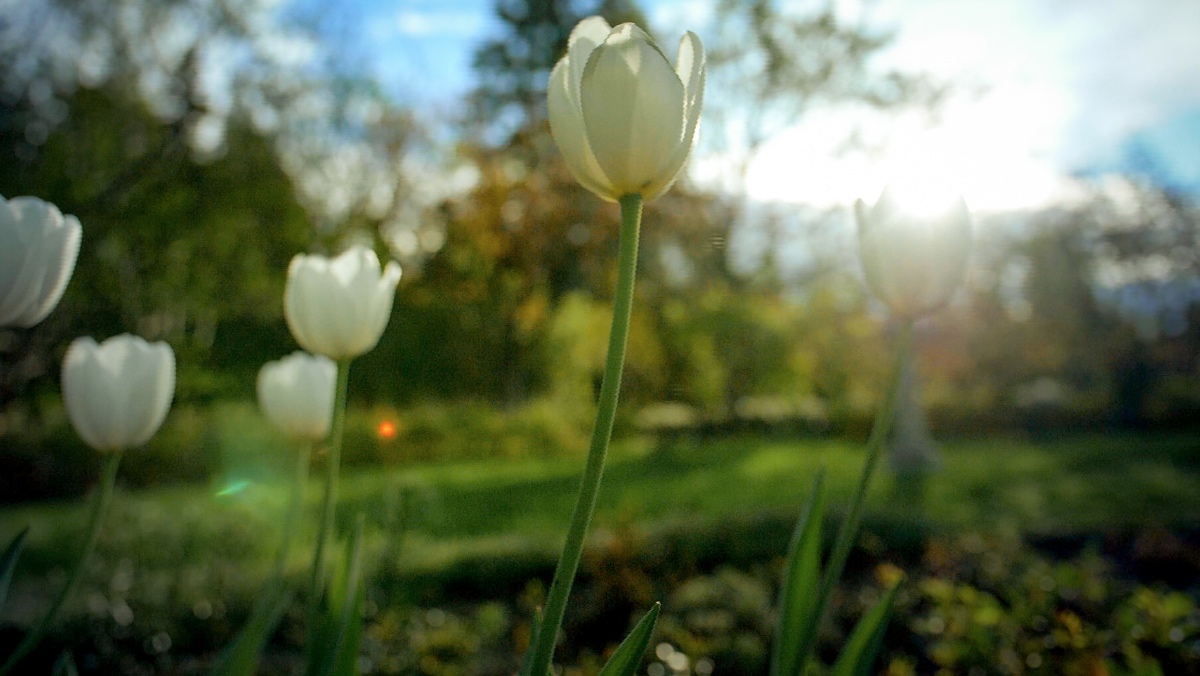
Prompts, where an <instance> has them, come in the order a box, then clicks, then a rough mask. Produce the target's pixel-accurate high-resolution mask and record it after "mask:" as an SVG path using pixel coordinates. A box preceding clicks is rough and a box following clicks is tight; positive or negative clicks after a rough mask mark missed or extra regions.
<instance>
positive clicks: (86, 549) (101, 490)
mask: <svg viewBox="0 0 1200 676" xmlns="http://www.w3.org/2000/svg"><path fill="white" fill-rule="evenodd" d="M120 464H121V454H120V453H119V452H117V453H110V454H109V455H108V456H107V457H106V458H105V459H104V470H103V473H102V474H101V477H100V486H99V487H98V488H97V489H96V498H95V500H93V501H92V515H91V517H90V520H89V521H88V527H87V535H86V536H85V537H84V541H83V549H82V550H81V551H80V552H79V559H78V560H77V561H76V562H75V568H74V569H73V570H72V571H71V575H70V577H68V578H67V583H66V584H65V585H64V586H63V588H62V590H61V591H60V592H59V593H58V598H56V599H54V603H53V605H51V606H50V610H49V611H48V612H47V613H46V615H45V616H44V617H43V618H42V621H41V622H39V623H38V624H37V626H35V627H34V628H33V629H32V630H31V631H30V632H29V633H28V634H26V636H25V639H24V640H23V641H21V644H20V645H18V646H17V649H16V650H15V651H13V654H12V655H10V656H9V658H8V659H7V660H5V662H4V666H0V676H3V675H4V674H7V673H9V672H10V671H12V668H13V667H15V666H16V665H17V664H18V663H19V662H20V661H21V659H23V658H24V657H25V656H26V655H28V654H29V651H30V650H33V648H34V647H36V646H37V644H38V641H40V640H42V637H43V636H45V634H46V631H47V630H48V629H50V627H51V626H52V625H53V624H54V620H55V618H56V617H57V616H58V612H59V611H60V610H62V607H63V604H64V603H66V601H67V599H68V598H70V597H71V594H72V593H74V591H75V588H76V587H78V586H79V581H80V579H82V577H83V569H84V567H85V566H86V565H87V560H88V559H89V558H91V556H92V551H93V550H95V548H96V540H97V539H99V537H100V523H101V522H102V521H103V520H104V515H105V513H106V512H108V505H109V503H111V502H112V495H113V487H114V486H115V485H116V483H117V467H119V466H120Z"/></svg>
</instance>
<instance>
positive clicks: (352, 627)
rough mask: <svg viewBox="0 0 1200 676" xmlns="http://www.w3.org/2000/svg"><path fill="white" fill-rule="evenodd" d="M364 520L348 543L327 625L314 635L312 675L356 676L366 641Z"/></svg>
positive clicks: (331, 600)
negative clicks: (364, 619) (362, 643)
mask: <svg viewBox="0 0 1200 676" xmlns="http://www.w3.org/2000/svg"><path fill="white" fill-rule="evenodd" d="M362 531H363V518H362V516H361V515H360V516H359V518H358V523H357V524H356V525H355V528H354V535H353V537H351V539H350V541H349V542H348V543H347V544H346V558H345V560H344V562H343V565H342V571H341V575H339V576H338V578H337V580H336V582H335V584H334V585H333V586H332V588H331V589H330V593H329V597H328V598H329V605H328V607H327V612H326V615H325V622H324V624H323V626H322V627H320V629H319V631H318V632H316V633H315V634H314V636H313V640H315V641H316V642H317V643H316V645H315V646H314V648H315V649H314V650H313V660H312V662H311V663H310V664H309V670H308V673H309V674H310V676H354V675H356V674H357V673H358V651H359V646H360V644H361V642H362V606H363V600H364V590H363V570H362Z"/></svg>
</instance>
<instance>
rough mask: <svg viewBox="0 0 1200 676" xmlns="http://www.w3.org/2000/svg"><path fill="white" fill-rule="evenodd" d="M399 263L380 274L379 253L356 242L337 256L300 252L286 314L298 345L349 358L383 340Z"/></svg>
mask: <svg viewBox="0 0 1200 676" xmlns="http://www.w3.org/2000/svg"><path fill="white" fill-rule="evenodd" d="M399 281H400V265H399V264H397V263H396V262H395V261H391V262H389V263H388V264H387V267H385V268H384V269H383V272H382V274H381V273H380V270H379V258H378V257H376V256H375V252H374V251H372V250H370V249H368V248H366V247H363V246H354V247H351V248H350V249H348V250H347V251H345V252H343V253H342V254H341V255H340V256H338V257H336V258H326V257H324V256H306V255H304V254H300V255H297V256H296V257H295V258H293V259H292V263H291V265H290V266H289V267H288V280H287V288H286V290H285V291H284V305H283V314H284V316H285V317H286V318H287V324H288V328H289V329H291V331H292V336H293V337H295V339H296V342H297V343H300V347H303V348H304V349H305V350H308V351H309V352H311V353H313V354H321V355H325V356H326V357H329V358H330V359H335V360H338V359H349V358H352V357H357V356H359V355H361V354H364V353H366V352H369V351H370V350H371V349H372V348H374V347H375V345H376V343H378V342H379V337H380V336H382V335H383V330H384V329H385V328H387V323H388V318H389V317H390V316H391V314H392V300H393V299H394V298H395V296H396V284H397V283H399Z"/></svg>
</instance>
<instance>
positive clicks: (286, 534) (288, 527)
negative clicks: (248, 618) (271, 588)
mask: <svg viewBox="0 0 1200 676" xmlns="http://www.w3.org/2000/svg"><path fill="white" fill-rule="evenodd" d="M311 455H312V443H311V442H306V443H305V444H304V445H303V446H302V447H301V448H300V450H299V451H298V452H297V453H296V469H295V472H296V473H295V475H294V476H295V479H294V483H293V485H292V494H291V495H290V496H289V497H288V508H287V514H286V515H285V516H284V522H283V540H282V541H281V542H280V543H279V553H278V554H276V555H275V571H274V575H272V579H273V580H277V581H279V582H281V583H282V581H283V577H284V573H285V572H286V570H287V560H288V555H290V554H291V553H292V543H293V542H294V541H295V540H296V531H298V530H299V529H300V515H301V514H302V513H303V512H304V489H305V488H307V487H308V465H309V462H310V456H311Z"/></svg>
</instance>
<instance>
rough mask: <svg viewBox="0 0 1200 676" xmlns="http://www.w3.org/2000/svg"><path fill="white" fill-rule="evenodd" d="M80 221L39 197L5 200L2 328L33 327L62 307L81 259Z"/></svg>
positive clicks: (0, 218) (0, 253)
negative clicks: (55, 309)
mask: <svg viewBox="0 0 1200 676" xmlns="http://www.w3.org/2000/svg"><path fill="white" fill-rule="evenodd" d="M79 239H80V227H79V219H77V218H75V217H74V216H63V215H62V213H61V212H60V211H59V210H58V208H57V207H55V206H54V205H53V204H50V203H48V202H43V201H42V200H40V199H38V198H36V197H14V198H13V199H11V200H5V199H4V198H3V197H0V328H2V327H18V328H29V327H31V326H34V325H35V324H37V323H38V322H41V321H42V320H43V319H45V318H46V315H48V314H50V311H51V310H53V309H54V307H55V306H56V305H58V301H59V299H60V298H62V294H63V291H65V290H66V288H67V282H68V281H70V280H71V273H72V272H74V271H75V259H76V258H77V257H78V255H79Z"/></svg>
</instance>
